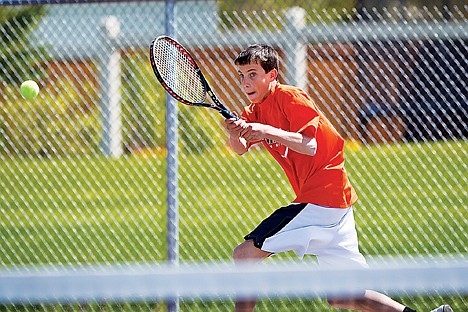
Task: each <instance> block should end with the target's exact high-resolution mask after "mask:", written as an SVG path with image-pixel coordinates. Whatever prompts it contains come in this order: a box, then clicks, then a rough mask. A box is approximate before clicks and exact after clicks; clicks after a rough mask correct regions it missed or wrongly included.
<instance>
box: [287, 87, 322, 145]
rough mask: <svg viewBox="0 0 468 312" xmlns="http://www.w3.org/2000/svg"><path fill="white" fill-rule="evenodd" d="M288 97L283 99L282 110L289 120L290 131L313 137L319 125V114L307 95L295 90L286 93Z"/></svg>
mask: <svg viewBox="0 0 468 312" xmlns="http://www.w3.org/2000/svg"><path fill="white" fill-rule="evenodd" d="M288 96H289V97H290V99H287V100H286V101H283V103H288V104H287V105H285V108H284V111H285V114H286V116H287V118H288V120H289V124H290V126H291V127H290V131H291V132H298V133H302V134H303V135H305V136H308V137H311V138H313V137H315V134H316V132H317V128H318V125H319V119H320V115H319V113H318V111H317V108H316V106H315V104H314V102H313V101H312V99H310V98H309V97H308V96H306V95H305V94H303V93H300V92H296V93H292V94H289V95H288Z"/></svg>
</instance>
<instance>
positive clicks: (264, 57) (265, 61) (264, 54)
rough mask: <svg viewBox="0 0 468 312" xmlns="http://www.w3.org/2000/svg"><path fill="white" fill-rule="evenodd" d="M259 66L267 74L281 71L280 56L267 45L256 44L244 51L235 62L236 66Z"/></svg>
mask: <svg viewBox="0 0 468 312" xmlns="http://www.w3.org/2000/svg"><path fill="white" fill-rule="evenodd" d="M255 63H257V64H259V65H260V66H261V67H262V68H263V70H265V73H268V72H269V71H271V70H273V69H276V70H277V71H278V70H279V55H278V52H276V50H275V49H273V48H272V47H271V46H269V45H267V44H254V45H251V46H250V47H248V48H247V49H245V50H244V51H242V52H241V53H240V54H239V55H238V56H237V57H236V59H235V60H234V64H235V65H248V64H255Z"/></svg>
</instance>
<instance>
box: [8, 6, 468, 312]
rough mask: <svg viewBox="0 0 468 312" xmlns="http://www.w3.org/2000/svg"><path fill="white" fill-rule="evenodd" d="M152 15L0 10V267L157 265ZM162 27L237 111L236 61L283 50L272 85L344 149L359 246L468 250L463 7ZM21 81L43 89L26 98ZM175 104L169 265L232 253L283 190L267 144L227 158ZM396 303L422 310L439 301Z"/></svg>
mask: <svg viewBox="0 0 468 312" xmlns="http://www.w3.org/2000/svg"><path fill="white" fill-rule="evenodd" d="M265 3H266V2H265ZM305 3H307V2H305ZM164 12H165V7H164V2H149V1H145V2H119V3H105V4H103V3H101V4H100V3H94V4H67V5H45V6H17V5H10V6H8V5H6V6H0V51H1V56H0V65H1V67H0V77H1V83H0V102H1V105H0V160H1V161H0V213H1V218H0V254H2V256H1V257H0V267H10V266H19V265H39V264H76V265H85V264H90V263H130V262H152V261H163V260H166V259H167V257H168V255H167V253H168V251H167V241H166V239H167V235H168V233H167V223H168V220H167V215H166V212H167V197H168V195H169V194H168V191H167V187H166V184H167V183H168V182H169V181H167V179H166V169H167V168H166V167H167V165H166V157H167V150H166V122H165V120H166V116H165V113H166V109H165V93H164V91H163V89H162V88H161V87H160V86H159V85H158V83H157V80H156V79H155V77H154V75H153V73H152V70H151V66H150V64H149V61H148V53H149V52H148V48H149V44H150V42H151V40H153V39H154V38H155V37H157V36H159V35H162V34H164V21H165V15H164ZM174 25H175V30H176V34H175V36H176V37H177V39H178V40H179V41H180V42H181V43H182V44H183V45H184V46H186V47H187V48H189V49H190V50H191V51H192V53H193V55H194V56H195V58H196V59H197V60H198V61H199V63H200V67H202V69H203V71H204V72H205V73H206V76H207V77H208V80H209V82H210V84H211V85H212V86H213V89H214V91H215V92H216V93H217V95H218V96H219V97H220V98H221V100H222V102H224V103H226V105H227V106H228V107H230V108H231V109H233V110H236V111H238V112H239V111H240V110H241V108H242V107H243V106H245V105H247V104H248V103H247V100H246V98H245V96H244V95H243V93H242V90H241V88H240V84H239V82H238V77H237V73H236V70H235V67H234V65H233V59H234V58H235V57H236V55H237V53H238V52H239V51H240V50H241V49H242V48H244V47H246V46H247V45H249V44H253V43H256V42H264V43H268V44H270V45H272V46H274V47H275V48H276V49H277V50H278V51H279V53H280V55H281V58H282V60H281V61H282V62H281V65H280V80H281V82H283V83H288V84H294V85H298V86H300V87H302V88H303V89H304V90H306V91H307V92H308V93H309V94H310V95H311V96H312V97H313V98H314V100H315V101H316V102H317V103H318V105H319V107H321V109H322V110H323V111H324V112H325V115H327V116H328V117H329V118H330V120H331V122H332V123H333V124H334V126H335V127H336V128H337V129H338V131H339V132H340V133H341V135H342V136H343V137H344V138H345V139H346V141H347V143H346V159H347V168H348V171H349V175H350V178H351V180H352V183H353V185H354V186H355V188H356V190H357V192H358V195H359V196H360V200H359V201H358V203H357V204H356V206H355V215H356V222H357V227H358V232H359V235H360V244H361V245H360V246H361V251H362V252H363V253H364V254H366V255H436V254H447V255H466V254H468V247H467V241H468V234H467V233H468V217H467V216H468V211H467V206H468V188H467V185H468V183H467V182H468V178H467V173H468V165H467V158H468V142H467V137H468V99H467V96H468V92H467V90H468V89H467V80H468V79H467V77H468V61H467V60H468V49H467V37H468V22H467V6H466V5H465V6H463V5H462V6H452V7H450V9H449V8H447V7H444V8H443V9H438V8H436V7H434V8H426V7H424V8H415V7H407V8H405V7H402V8H391V9H390V8H389V9H386V8H383V9H368V10H366V9H362V8H361V9H360V10H354V9H343V10H336V9H330V10H326V9H316V8H314V7H313V6H312V5H311V6H310V7H308V6H307V5H304V7H302V8H301V7H287V6H285V7H284V8H283V7H281V6H280V5H275V8H274V9H273V8H268V10H267V9H265V8H263V9H261V10H258V11H257V10H256V11H254V10H238V11H237V10H232V9H231V10H229V8H227V7H226V2H220V3H218V2H216V1H187V2H176V19H175V24H174ZM27 79H33V80H36V81H37V82H38V84H39V86H40V93H39V95H38V96H37V97H36V98H35V99H33V100H29V101H28V100H25V99H23V98H22V97H21V95H20V93H19V85H20V84H21V82H22V81H24V80H27ZM177 108H178V129H179V130H178V144H177V146H178V148H179V149H178V150H179V152H178V156H177V165H178V182H177V183H178V185H177V186H178V187H177V190H178V198H177V202H178V209H179V211H178V213H179V220H178V224H177V226H178V239H179V243H178V248H179V257H180V260H181V261H202V260H227V259H230V256H231V252H232V249H233V248H234V247H235V246H236V245H237V244H238V243H239V242H240V241H241V240H242V237H243V235H245V234H247V233H248V232H249V231H250V230H251V229H253V227H254V226H255V225H257V224H258V223H259V222H260V221H261V220H262V219H263V218H265V217H266V216H267V215H269V214H270V213H271V212H272V211H273V210H274V209H277V208H278V207H280V206H282V205H285V204H288V203H289V202H290V201H291V200H292V198H293V193H292V190H291V188H290V186H289V184H288V182H287V180H286V179H285V176H284V175H283V173H282V171H281V169H280V168H279V166H277V165H276V163H275V162H274V161H273V160H272V159H271V158H270V156H269V155H267V153H266V152H265V150H263V149H262V148H259V149H256V150H254V151H252V152H250V153H248V155H244V156H242V157H238V156H236V155H234V154H233V153H232V152H231V151H230V150H229V148H228V147H227V146H226V133H225V131H224V128H223V122H222V119H221V117H220V116H219V114H217V113H215V112H212V111H208V110H205V109H198V108H188V107H186V106H182V105H180V104H178V105H177ZM281 257H282V258H287V259H289V258H294V255H293V254H289V253H287V254H285V255H283V256H281ZM281 257H280V258H281ZM407 300H408V299H407ZM409 300H410V301H413V303H414V304H415V305H416V306H417V307H419V308H420V309H422V310H428V309H429V308H430V307H432V305H433V304H435V302H439V301H441V300H442V297H437V296H432V297H429V298H412V299H409ZM451 301H452V306H454V307H455V308H459V310H457V311H462V310H463V308H466V306H467V304H468V299H467V298H466V296H462V295H460V296H458V297H457V296H455V297H452V298H451ZM229 304H230V303H225V305H220V304H216V305H213V306H206V305H204V304H202V303H201V304H200V306H197V305H196V304H194V303H184V306H183V309H185V310H187V311H195V310H200V311H206V310H214V311H225V310H226V307H229ZM269 304H271V303H269V302H264V303H261V304H260V306H259V310H260V311H261V310H262V309H263V310H265V311H267V310H269V308H268V307H270V310H271V309H272V308H271V306H269ZM310 304H311V303H310V302H303V301H301V302H300V304H298V305H295V308H294V309H297V310H301V309H303V310H304V311H305V310H306V306H308V305H309V306H310ZM312 304H313V305H314V306H315V307H316V308H317V309H321V310H326V309H329V308H328V307H327V305H326V304H325V303H324V302H322V301H314V302H312ZM408 304H409V303H408ZM289 306H290V303H289V302H287V301H286V302H283V303H275V305H274V307H275V308H274V309H273V310H275V311H293V310H291V309H292V308H290V307H289ZM17 308H18V307H14V308H13V309H17ZM36 308H37V307H36ZM127 308H128V309H130V308H129V307H123V309H124V310H125V309H127ZM146 308H152V309H155V310H157V309H158V307H155V306H148V307H146ZM119 309H122V307H120V308H119ZM294 311H296V310H294ZM301 311H302V310H301Z"/></svg>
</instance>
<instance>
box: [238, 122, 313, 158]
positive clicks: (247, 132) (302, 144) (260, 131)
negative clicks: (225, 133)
mask: <svg viewBox="0 0 468 312" xmlns="http://www.w3.org/2000/svg"><path fill="white" fill-rule="evenodd" d="M240 136H241V137H242V138H244V139H245V140H246V141H247V142H255V141H259V140H263V139H270V140H273V141H276V142H278V143H280V144H283V145H284V146H286V147H288V148H290V149H292V150H294V151H296V152H298V153H301V154H306V155H310V156H314V155H315V153H316V152H317V141H316V140H315V138H310V137H307V136H305V135H303V134H302V133H297V132H289V131H285V130H282V129H279V128H275V127H272V126H269V125H264V124H260V123H246V126H245V127H243V129H242V130H241V133H240Z"/></svg>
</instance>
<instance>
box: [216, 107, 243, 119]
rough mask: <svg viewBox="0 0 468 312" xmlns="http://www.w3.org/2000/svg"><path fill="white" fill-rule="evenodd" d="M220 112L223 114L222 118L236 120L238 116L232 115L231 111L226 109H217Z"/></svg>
mask: <svg viewBox="0 0 468 312" xmlns="http://www.w3.org/2000/svg"><path fill="white" fill-rule="evenodd" d="M219 112H220V113H221V115H223V116H224V118H226V119H230V118H234V119H236V120H238V119H239V117H237V116H236V115H234V114H233V113H232V112H230V111H228V110H227V109H222V110H220V111H219Z"/></svg>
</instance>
